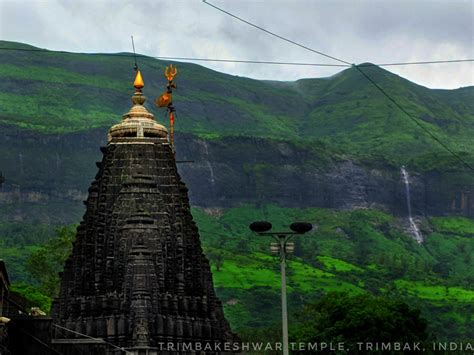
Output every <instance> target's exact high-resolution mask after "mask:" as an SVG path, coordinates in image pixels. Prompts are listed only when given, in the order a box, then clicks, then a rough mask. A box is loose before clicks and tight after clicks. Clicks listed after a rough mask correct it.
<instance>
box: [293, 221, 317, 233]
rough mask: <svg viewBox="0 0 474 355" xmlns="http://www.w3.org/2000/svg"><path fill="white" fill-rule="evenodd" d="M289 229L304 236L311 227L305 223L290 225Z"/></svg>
mask: <svg viewBox="0 0 474 355" xmlns="http://www.w3.org/2000/svg"><path fill="white" fill-rule="evenodd" d="M290 229H291V230H292V231H293V232H295V233H298V234H304V233H306V232H309V231H310V230H311V229H313V225H312V224H311V223H307V222H295V223H292V224H291V225H290Z"/></svg>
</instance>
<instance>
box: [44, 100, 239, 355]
mask: <svg viewBox="0 0 474 355" xmlns="http://www.w3.org/2000/svg"><path fill="white" fill-rule="evenodd" d="M140 100H141V99H140ZM142 103H143V102H141V103H140V102H135V101H134V104H135V105H134V106H133V107H132V109H131V110H130V112H129V113H127V114H126V115H124V121H123V122H122V123H120V124H118V125H116V126H114V127H112V129H111V130H110V135H109V144H108V145H107V147H104V148H101V151H102V153H103V159H102V161H101V162H100V163H98V167H99V171H98V173H97V175H96V177H95V180H94V181H93V182H92V184H91V187H90V188H89V196H88V198H87V200H86V201H84V203H85V205H86V206H87V210H86V212H85V215H84V217H83V220H82V222H81V223H80V225H79V227H78V229H77V236H76V240H75V242H74V245H73V251H72V254H71V256H70V257H69V259H68V260H67V262H66V265H65V268H64V272H63V273H62V281H61V289H60V294H59V297H58V298H57V299H56V300H55V302H54V304H53V317H54V321H55V322H56V323H57V324H59V325H60V326H63V327H66V328H68V329H70V330H74V331H76V332H78V333H82V334H86V335H88V336H90V337H93V338H98V339H103V340H104V341H105V342H108V343H111V344H114V345H115V346H118V347H120V348H121V347H123V348H126V349H127V350H128V351H129V353H134V354H138V353H140V354H141V353H143V354H144V353H148V354H153V353H160V354H165V353H166V352H164V351H159V350H157V349H159V348H160V343H161V344H162V343H173V344H178V343H202V344H203V343H206V342H208V343H216V342H217V343H219V342H220V343H222V342H230V341H233V340H235V336H234V335H233V334H232V332H231V330H230V327H229V324H228V322H227V321H226V319H225V318H224V313H223V310H222V305H221V303H220V301H219V300H218V299H217V297H216V295H215V292H214V286H213V282H212V274H211V271H210V267H209V262H208V259H207V258H206V257H205V256H204V254H203V252H202V249H201V244H200V240H199V233H198V229H197V227H196V224H195V223H194V221H193V217H192V215H191V212H190V207H189V200H188V195H187V191H188V190H187V188H186V186H185V185H184V183H183V182H182V181H181V179H180V176H179V174H178V172H177V169H176V163H175V160H174V153H173V151H172V149H171V147H170V145H169V142H168V139H167V131H166V128H164V127H163V126H161V125H159V124H158V123H156V122H155V121H154V120H153V116H152V115H151V114H150V113H148V111H146V109H144V107H143V106H142ZM150 116H151V117H150ZM127 130H130V131H127ZM132 131H133V132H134V133H133V134H130V135H128V134H125V132H132ZM140 132H142V133H143V134H141V133H140ZM150 133H153V134H150ZM79 339H84V338H83V337H81V336H79V335H76V334H74V333H71V332H67V331H64V330H62V329H59V328H57V329H56V331H55V341H54V343H55V346H56V347H57V348H58V350H59V351H60V353H62V354H79V353H81V352H82V353H86V354H104V353H105V354H115V353H121V352H120V351H118V350H117V349H116V348H114V347H112V346H111V345H104V344H103V343H101V344H97V343H94V342H90V341H89V342H87V341H82V340H81V341H79ZM117 351H118V352H117ZM170 353H174V354H176V353H191V352H189V351H186V352H182V351H172V352H170ZM212 353H216V352H212Z"/></svg>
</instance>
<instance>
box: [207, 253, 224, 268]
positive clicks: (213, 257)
mask: <svg viewBox="0 0 474 355" xmlns="http://www.w3.org/2000/svg"><path fill="white" fill-rule="evenodd" d="M207 257H208V258H209V261H210V262H211V263H212V264H213V265H214V266H215V267H216V271H217V272H219V271H221V267H222V265H223V264H224V255H222V252H220V251H216V252H208V253H207Z"/></svg>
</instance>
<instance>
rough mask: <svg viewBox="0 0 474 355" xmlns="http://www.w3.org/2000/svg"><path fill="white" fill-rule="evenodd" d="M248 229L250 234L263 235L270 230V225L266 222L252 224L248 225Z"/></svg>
mask: <svg viewBox="0 0 474 355" xmlns="http://www.w3.org/2000/svg"><path fill="white" fill-rule="evenodd" d="M249 228H250V230H251V231H252V232H255V233H264V232H268V231H269V230H270V229H272V224H271V223H270V222H266V221H258V222H253V223H251V224H250V225H249Z"/></svg>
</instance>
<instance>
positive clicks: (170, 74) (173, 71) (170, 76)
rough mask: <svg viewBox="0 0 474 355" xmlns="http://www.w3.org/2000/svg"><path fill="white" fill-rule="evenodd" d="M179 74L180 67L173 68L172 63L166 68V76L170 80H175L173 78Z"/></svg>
mask: <svg viewBox="0 0 474 355" xmlns="http://www.w3.org/2000/svg"><path fill="white" fill-rule="evenodd" d="M176 74H178V69H177V68H176V67H174V68H173V64H170V66H169V67H166V69H165V76H166V79H168V81H173V78H174V77H175V76H176Z"/></svg>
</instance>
